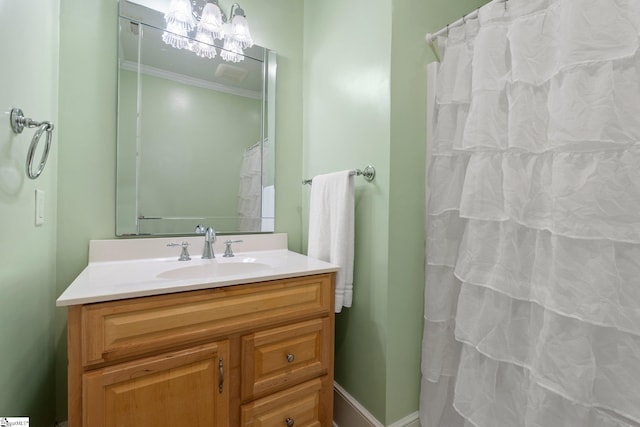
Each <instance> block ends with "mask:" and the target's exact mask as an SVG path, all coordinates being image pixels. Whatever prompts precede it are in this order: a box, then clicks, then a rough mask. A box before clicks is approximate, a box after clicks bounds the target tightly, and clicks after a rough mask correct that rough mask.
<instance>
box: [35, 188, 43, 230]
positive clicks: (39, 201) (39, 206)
mask: <svg viewBox="0 0 640 427" xmlns="http://www.w3.org/2000/svg"><path fill="white" fill-rule="evenodd" d="M42 224H44V191H42V190H36V225H42Z"/></svg>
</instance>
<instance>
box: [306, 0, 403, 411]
mask: <svg viewBox="0 0 640 427" xmlns="http://www.w3.org/2000/svg"><path fill="white" fill-rule="evenodd" d="M304 6H305V9H304V13H305V15H304V17H305V19H304V40H305V44H304V74H303V76H304V78H303V82H304V89H303V104H304V153H303V164H304V176H305V177H312V176H314V175H316V174H319V173H327V172H334V171H338V170H344V169H355V168H361V169H362V168H364V167H365V166H366V165H367V164H372V165H374V166H375V168H376V172H377V175H376V179H375V180H374V181H373V182H371V183H368V182H366V181H365V180H364V179H362V178H356V181H355V182H356V218H355V224H356V230H355V236H356V241H355V262H354V264H355V270H354V299H353V307H352V308H347V309H343V311H342V313H340V314H338V315H337V316H336V353H335V378H336V381H337V382H338V383H339V384H340V385H341V386H343V387H344V388H345V389H346V390H347V391H348V392H349V393H350V394H351V395H352V396H354V397H355V398H356V399H357V400H358V401H359V402H360V403H361V404H363V405H364V406H365V407H366V408H368V409H369V410H370V411H371V412H372V414H373V415H375V416H376V417H377V418H378V419H380V420H384V418H385V406H386V396H385V372H386V367H387V364H388V362H387V360H388V357H387V340H388V338H387V321H388V320H387V319H388V315H389V313H388V306H387V301H386V300H387V292H386V289H387V276H388V262H387V260H388V243H389V234H388V232H389V230H388V225H387V224H388V221H389V218H388V213H389V207H388V205H389V135H390V122H389V108H390V105H389V100H390V92H389V70H390V54H391V44H390V37H389V36H390V33H391V20H390V19H389V17H390V15H391V3H390V2H389V1H388V0H372V1H366V0H349V1H346V2H345V1H342V0H325V1H322V2H318V1H313V0H306V1H305V3H304ZM304 190H305V203H304V204H303V205H304V206H305V218H306V217H308V212H307V211H306V208H308V193H309V187H305V189H304ZM306 229H307V227H306V225H305V227H304V230H305V232H306ZM305 248H306V245H305Z"/></svg>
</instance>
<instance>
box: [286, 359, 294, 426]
mask: <svg viewBox="0 0 640 427" xmlns="http://www.w3.org/2000/svg"><path fill="white" fill-rule="evenodd" d="M294 360H296V357H295V356H294V355H293V354H291V353H289V354H287V362H289V363H291V362H293V361H294ZM287 419H290V418H287ZM291 425H293V424H291Z"/></svg>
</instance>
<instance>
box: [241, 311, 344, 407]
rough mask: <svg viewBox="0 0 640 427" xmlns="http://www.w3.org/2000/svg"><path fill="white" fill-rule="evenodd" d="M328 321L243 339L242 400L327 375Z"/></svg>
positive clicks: (273, 330)
mask: <svg viewBox="0 0 640 427" xmlns="http://www.w3.org/2000/svg"><path fill="white" fill-rule="evenodd" d="M330 325H331V323H330V320H329V319H328V318H326V317H325V318H322V319H314V320H310V321H307V322H301V323H296V324H293V325H287V326H284V327H280V328H275V329H270V330H266V331H262V332H257V333H254V334H251V335H247V336H245V337H243V338H242V400H243V401H245V402H246V401H248V400H253V399H255V398H256V397H260V396H262V395H265V394H267V393H272V392H274V391H278V390H280V389H282V388H285V387H288V386H291V385H292V384H297V383H301V382H303V381H305V380H308V379H311V378H314V377H318V376H320V375H323V374H325V373H327V370H328V368H329V366H330V361H331V348H332V346H331V345H330V341H329V340H330V339H331V326H330Z"/></svg>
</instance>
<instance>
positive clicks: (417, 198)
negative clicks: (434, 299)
mask: <svg viewBox="0 0 640 427" xmlns="http://www.w3.org/2000/svg"><path fill="white" fill-rule="evenodd" d="M485 2H486V1H479V0H468V1H463V0H459V1H455V2H453V1H451V0H427V1H423V0H374V1H373V2H371V1H369V2H365V1H362V0H347V1H338V0H329V1H323V2H315V1H312V0H307V1H305V22H304V37H305V45H304V70H303V71H304V74H303V75H304V79H303V82H304V85H303V87H304V89H303V104H304V130H303V132H304V152H303V164H304V175H305V176H313V175H315V174H318V173H324V172H331V171H336V170H342V169H353V168H362V167H364V165H366V164H367V163H372V164H373V165H374V166H375V167H376V170H377V175H376V179H375V181H374V182H372V183H367V182H366V181H364V180H362V179H356V242H355V248H356V249H355V251H356V253H355V271H354V305H353V307H352V308H350V309H345V310H343V312H342V313H341V314H339V315H337V317H336V368H335V369H336V381H337V382H338V383H339V384H340V385H341V386H343V387H344V388H345V389H346V390H347V392H348V393H349V394H351V395H352V396H353V397H355V398H356V399H357V400H358V401H359V402H360V403H361V404H363V405H364V406H365V407H366V408H367V409H368V410H369V411H370V412H371V413H372V414H373V415H374V416H375V417H376V418H377V419H378V420H380V421H381V422H383V423H384V424H385V425H388V424H392V423H393V422H395V421H397V420H399V419H401V418H403V417H405V416H407V415H409V414H411V413H413V412H415V411H417V410H418V398H419V392H420V390H419V388H420V355H421V354H420V353H421V338H422V326H423V289H424V254H425V253H424V244H425V237H424V230H425V221H424V218H425V209H424V206H425V198H424V194H425V178H424V177H425V155H426V153H425V139H426V120H425V115H426V95H425V94H426V65H427V63H428V62H430V61H432V60H433V59H434V57H433V54H432V53H431V50H430V49H429V48H428V46H427V45H426V43H425V39H424V37H425V34H426V33H427V32H431V31H437V30H438V29H440V28H442V27H443V26H445V25H446V24H447V23H449V22H453V21H455V20H457V19H458V18H460V17H461V16H462V15H463V14H465V13H469V12H470V11H472V10H473V9H475V8H476V7H479V6H480V5H482V4H483V3H485ZM338 10H342V11H348V13H336V11H338ZM305 196H306V197H305V198H304V199H303V200H305V202H304V203H303V206H305V205H306V203H307V199H308V194H305ZM307 215H308V212H306V211H305V218H306V217H307ZM303 230H306V227H304V228H303Z"/></svg>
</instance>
